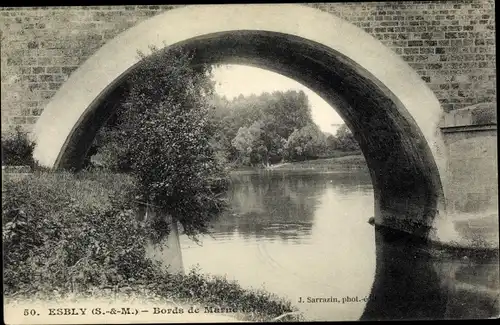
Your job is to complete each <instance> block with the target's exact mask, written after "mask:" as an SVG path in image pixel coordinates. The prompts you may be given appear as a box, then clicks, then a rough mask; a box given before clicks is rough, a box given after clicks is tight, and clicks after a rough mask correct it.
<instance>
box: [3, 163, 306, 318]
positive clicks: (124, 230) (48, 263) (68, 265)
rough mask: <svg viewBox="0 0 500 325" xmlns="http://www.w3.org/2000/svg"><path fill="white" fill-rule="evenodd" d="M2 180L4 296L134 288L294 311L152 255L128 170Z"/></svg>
mask: <svg viewBox="0 0 500 325" xmlns="http://www.w3.org/2000/svg"><path fill="white" fill-rule="evenodd" d="M3 185H4V191H2V196H3V200H2V234H3V244H4V261H5V267H4V296H5V297H6V298H10V300H11V301H12V300H20V301H24V300H26V299H28V298H38V300H39V301H40V300H42V301H43V300H44V299H46V298H47V297H50V296H55V297H57V298H59V299H60V300H61V301H67V300H68V299H70V298H71V297H80V298H85V297H88V298H93V297H98V296H102V297H106V296H107V297H108V298H109V299H114V298H113V297H114V296H115V295H116V294H122V295H123V294H130V295H135V296H139V297H144V298H145V299H169V300H171V301H173V302H175V303H176V304H180V305H183V306H189V305H192V304H198V305H200V306H202V308H204V307H205V306H213V307H216V308H231V309H233V310H236V311H237V312H236V313H232V314H231V317H236V318H238V319H240V320H251V321H266V320H267V321H269V320H272V319H274V318H276V317H279V316H281V315H283V314H286V313H290V312H295V311H296V310H295V308H294V307H293V306H292V305H291V302H290V301H287V300H285V299H282V298H280V297H278V296H275V295H274V294H272V293H269V292H264V291H259V290H250V289H246V288H243V287H241V286H240V285H239V284H238V283H237V282H234V281H228V280H227V279H225V278H221V277H213V276H208V275H203V274H201V273H200V272H198V271H196V270H195V271H193V272H189V273H188V274H185V275H182V274H170V273H166V272H164V271H163V270H162V269H161V268H160V266H159V265H158V264H156V263H154V262H153V261H151V260H149V259H148V258H147V257H146V254H145V243H146V242H147V240H148V238H149V236H151V233H152V229H151V227H150V226H148V225H147V224H146V223H144V222H143V220H138V219H139V218H137V213H136V211H135V208H136V207H135V206H134V203H133V199H134V197H133V195H132V192H131V189H132V188H133V182H132V179H131V178H130V177H128V176H126V175H116V174H110V173H106V172H104V171H100V172H84V173H81V174H78V175H73V174H71V173H67V172H57V173H55V172H35V173H31V174H27V175H26V176H24V177H22V178H20V179H16V178H8V179H6V180H5V181H4V184H3ZM110 290H111V291H112V293H111V294H109V291H110ZM233 314H234V315H233Z"/></svg>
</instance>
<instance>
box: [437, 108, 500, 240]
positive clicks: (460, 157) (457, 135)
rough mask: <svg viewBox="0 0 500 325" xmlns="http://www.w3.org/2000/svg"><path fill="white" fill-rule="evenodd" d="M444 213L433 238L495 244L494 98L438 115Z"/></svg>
mask: <svg viewBox="0 0 500 325" xmlns="http://www.w3.org/2000/svg"><path fill="white" fill-rule="evenodd" d="M440 129H441V132H442V135H443V140H444V142H445V147H446V150H447V152H446V156H447V159H446V160H447V166H446V170H445V172H446V174H445V175H444V177H443V180H444V181H445V184H443V187H444V192H445V200H446V211H445V214H446V216H445V217H444V218H443V219H442V220H440V221H438V223H437V224H436V227H435V228H436V231H437V238H436V240H437V241H440V242H443V243H451V244H458V245H459V246H465V247H469V248H475V247H478V248H486V247H490V248H498V247H499V236H498V169H497V121H496V104H492V103H481V104H477V105H473V106H469V107H465V108H463V109H459V110H454V111H451V112H449V113H445V114H444V115H443V118H442V121H441V125H440Z"/></svg>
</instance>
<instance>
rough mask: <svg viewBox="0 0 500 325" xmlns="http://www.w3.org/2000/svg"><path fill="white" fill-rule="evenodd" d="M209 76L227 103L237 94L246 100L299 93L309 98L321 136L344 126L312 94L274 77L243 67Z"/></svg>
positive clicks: (228, 67)
mask: <svg viewBox="0 0 500 325" xmlns="http://www.w3.org/2000/svg"><path fill="white" fill-rule="evenodd" d="M213 72H214V80H215V81H216V83H217V85H216V88H215V89H216V92H217V93H218V94H219V95H221V96H226V97H227V98H228V99H232V98H234V97H237V96H239V95H240V94H243V95H244V96H247V95H251V94H252V93H253V94H256V95H259V94H261V93H263V92H273V91H276V90H280V91H286V90H303V91H304V93H305V94H306V95H307V97H308V98H309V103H310V104H311V113H312V117H313V120H314V122H315V123H316V124H317V125H318V126H319V127H320V128H321V130H322V131H323V132H329V133H331V134H335V132H336V130H337V128H338V126H332V124H343V123H344V122H343V120H342V118H340V116H339V115H338V114H337V113H336V112H335V110H334V109H333V108H332V107H331V106H330V105H329V104H328V103H327V102H325V101H324V100H323V99H322V98H321V97H319V96H318V95H317V94H316V93H315V92H313V91H312V90H310V89H309V88H307V87H305V86H304V85H302V84H300V83H298V82H296V81H295V80H293V79H290V78H288V77H285V76H282V75H280V74H278V73H275V72H271V71H268V70H264V69H259V68H255V67H249V66H243V65H223V66H220V67H218V68H215V69H214V71H213Z"/></svg>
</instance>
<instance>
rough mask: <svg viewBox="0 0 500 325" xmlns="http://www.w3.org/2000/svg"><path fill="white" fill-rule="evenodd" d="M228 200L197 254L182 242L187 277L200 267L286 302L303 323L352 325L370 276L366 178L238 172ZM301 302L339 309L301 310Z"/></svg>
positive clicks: (369, 208) (370, 202) (372, 243)
mask: <svg viewBox="0 0 500 325" xmlns="http://www.w3.org/2000/svg"><path fill="white" fill-rule="evenodd" d="M229 198H230V202H231V209H230V211H228V212H227V213H225V214H224V215H223V216H221V218H220V219H219V221H218V222H216V223H215V224H214V227H213V233H212V237H208V236H206V237H203V238H202V246H198V245H197V244H194V243H193V242H192V241H190V240H189V239H188V238H186V237H181V247H182V254H183V260H184V266H185V268H186V269H189V268H191V267H193V266H195V265H199V267H200V268H201V270H202V272H206V273H209V274H217V275H226V276H227V278H228V279H234V280H237V281H238V282H239V283H240V284H241V285H243V286H244V287H253V288H264V289H266V290H268V291H270V292H273V293H276V294H278V295H280V296H283V297H287V298H289V299H290V300H291V301H292V302H294V303H296V304H297V306H298V307H299V308H300V309H301V310H302V311H303V312H304V314H305V315H306V316H307V317H308V318H309V319H315V320H340V319H342V320H356V319H359V317H360V316H361V314H362V312H363V309H364V307H365V302H364V301H363V299H364V298H366V297H368V295H369V293H370V289H371V285H372V283H373V279H374V274H375V237H374V228H373V227H372V226H371V225H370V224H368V222H367V221H368V219H369V217H371V216H373V204H374V203H373V192H372V186H371V180H370V177H369V174H368V172H365V171H363V172H346V173H312V172H279V171H271V172H265V171H264V172H260V173H259V172H240V173H237V174H233V176H232V184H231V189H230V192H229ZM301 297H302V301H305V303H299V299H300V298H301ZM308 297H310V298H329V297H334V298H337V299H339V301H342V298H344V300H345V302H346V303H336V304H332V303H307V299H308ZM346 297H349V299H346ZM356 297H357V300H358V301H357V302H356V301H355V300H356ZM347 300H353V302H347Z"/></svg>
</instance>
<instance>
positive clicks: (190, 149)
mask: <svg viewBox="0 0 500 325" xmlns="http://www.w3.org/2000/svg"><path fill="white" fill-rule="evenodd" d="M140 56H141V58H142V62H141V65H140V66H139V67H138V68H137V70H135V71H133V72H132V74H131V76H130V78H129V79H128V86H129V91H128V94H127V95H126V96H125V99H124V101H123V102H122V103H121V105H120V106H119V108H118V111H117V114H116V121H115V127H114V132H111V133H108V134H110V136H111V137H112V141H109V142H113V143H114V145H115V146H118V147H120V152H121V156H120V157H121V158H123V157H126V158H127V159H126V165H128V167H129V170H130V171H131V173H132V174H133V175H134V176H135V177H136V178H137V180H138V184H139V185H138V186H139V188H138V195H139V197H140V199H141V200H142V201H144V202H147V203H150V204H152V205H154V206H156V207H158V208H160V209H161V210H162V211H163V212H164V213H166V214H168V215H171V216H172V217H174V218H175V219H176V220H179V221H180V222H181V224H182V226H183V229H184V231H185V233H186V234H188V235H190V236H196V235H197V234H199V233H205V232H207V231H208V226H209V224H210V222H211V221H213V220H214V219H215V218H216V217H217V216H218V215H219V212H220V211H221V210H222V209H224V207H225V201H224V199H223V197H222V196H221V195H220V194H221V193H222V192H224V191H225V190H226V188H227V175H226V173H225V171H224V165H223V162H222V161H221V159H219V158H218V157H217V155H216V150H215V149H214V145H213V143H212V142H211V140H212V139H213V136H214V134H215V133H216V131H217V130H216V128H215V127H214V125H213V124H212V123H211V122H210V118H209V117H210V113H211V110H212V108H213V106H212V104H213V103H212V102H211V101H210V100H211V98H212V97H211V95H212V93H213V91H214V84H213V82H212V79H211V67H210V66H196V68H195V67H193V66H192V65H191V56H190V55H189V54H188V53H184V52H180V51H176V52H169V53H168V55H165V54H163V53H160V52H159V51H158V50H157V49H155V48H152V54H151V55H149V56H146V55H144V54H140ZM160 225H161V222H160ZM163 226H164V225H163ZM162 231H163V232H164V234H167V233H168V231H169V230H168V229H162ZM160 235H161V234H160Z"/></svg>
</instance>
